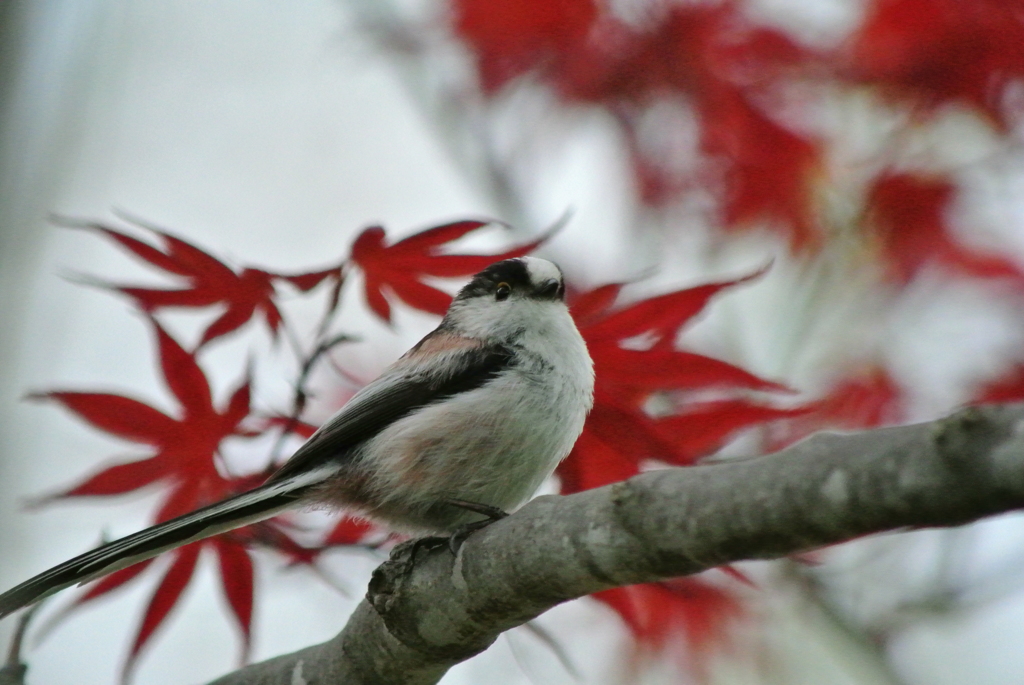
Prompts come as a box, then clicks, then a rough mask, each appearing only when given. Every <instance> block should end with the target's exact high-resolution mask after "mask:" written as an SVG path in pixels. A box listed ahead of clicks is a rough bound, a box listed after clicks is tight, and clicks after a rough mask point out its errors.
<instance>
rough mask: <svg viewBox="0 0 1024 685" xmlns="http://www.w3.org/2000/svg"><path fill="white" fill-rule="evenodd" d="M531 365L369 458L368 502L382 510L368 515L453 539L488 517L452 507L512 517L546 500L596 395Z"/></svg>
mask: <svg viewBox="0 0 1024 685" xmlns="http://www.w3.org/2000/svg"><path fill="white" fill-rule="evenodd" d="M524 366H526V367H527V368H519V369H515V370H514V371H513V372H512V373H510V374H508V375H507V376H503V377H502V378H499V379H496V380H494V381H492V382H491V383H489V384H488V385H487V386H484V387H482V388H478V389H476V390H473V391H471V392H467V393H464V394H463V395H460V396H458V397H456V398H452V399H451V400H449V401H447V402H443V403H439V404H437V405H433V406H429V407H427V408H425V409H423V410H420V411H418V412H416V413H415V414H413V415H411V416H409V417H406V418H404V419H401V420H399V421H397V422H395V423H394V424H393V425H392V426H390V427H389V428H387V429H386V430H384V431H383V432H381V434H380V435H378V436H376V437H375V438H373V439H372V440H370V441H369V442H368V443H367V445H366V447H365V448H364V450H362V455H361V457H360V458H359V462H360V463H361V465H362V466H363V467H364V468H363V469H360V470H361V471H362V472H363V473H364V474H365V477H366V480H365V484H366V487H367V490H366V491H364V494H366V495H369V497H367V498H366V499H365V500H364V501H370V502H373V503H374V505H373V506H372V507H367V508H365V510H364V513H365V514H367V515H369V516H371V517H379V518H382V519H384V520H386V521H388V522H389V523H391V524H392V525H394V524H398V525H399V526H400V527H406V528H409V529H412V530H424V529H426V530H439V531H444V530H451V529H453V528H455V527H457V526H459V525H461V524H462V523H465V522H467V521H471V520H475V519H478V518H479V515H478V514H473V513H470V512H466V511H464V510H461V509H458V508H456V507H452V506H451V505H446V504H444V502H445V500H447V499H461V500H467V501H470V502H477V503H481V504H487V505H490V506H494V507H498V508H500V509H502V510H506V511H508V510H511V509H514V508H515V507H518V506H519V505H521V504H522V503H523V502H525V501H526V500H527V499H528V498H529V497H530V496H531V495H532V494H533V493H534V492H536V490H537V488H538V487H539V486H540V484H541V482H543V480H544V479H545V478H546V477H547V476H548V475H549V474H550V473H551V472H552V471H553V470H554V468H555V466H557V465H558V462H559V461H561V460H562V459H563V458H565V456H566V455H567V454H568V453H569V450H570V449H572V446H573V444H574V443H575V441H576V438H577V437H578V436H579V434H580V431H581V430H582V428H583V421H584V419H585V417H586V412H587V410H588V408H589V403H590V388H588V387H586V383H585V382H580V380H574V377H572V376H570V375H568V374H559V373H555V372H554V371H552V370H551V367H550V366H549V365H542V366H543V367H545V368H537V367H536V366H535V365H524ZM575 379H583V380H584V381H585V379H586V376H585V375H582V376H581V375H580V374H576V375H575ZM371 465H372V468H370V467H371Z"/></svg>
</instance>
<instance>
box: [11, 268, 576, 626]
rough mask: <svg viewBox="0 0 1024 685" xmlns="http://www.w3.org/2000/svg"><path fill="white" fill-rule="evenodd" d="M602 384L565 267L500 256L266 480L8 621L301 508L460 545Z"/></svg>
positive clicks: (519, 496) (35, 587)
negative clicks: (67, 593)
mask: <svg viewBox="0 0 1024 685" xmlns="http://www.w3.org/2000/svg"><path fill="white" fill-rule="evenodd" d="M593 393H594V369H593V362H592V360H591V358H590V355H589V354H588V352H587V347H586V343H585V342H584V340H583V337H582V336H581V335H580V333H579V330H578V329H577V328H576V325H575V323H574V321H573V319H572V316H571V314H570V313H569V309H568V306H567V305H566V301H565V279H564V276H563V274H562V271H561V269H560V268H559V267H558V266H557V265H556V264H554V263H553V262H550V261H548V260H545V259H541V258H538V257H519V258H515V259H507V260H503V261H500V262H496V263H494V264H491V265H490V266H488V267H487V268H485V269H484V270H482V271H481V272H479V273H477V274H476V275H475V276H473V277H472V278H471V280H470V281H469V282H468V284H466V285H465V286H464V287H463V288H461V290H459V292H458V294H457V295H456V296H455V297H454V298H453V300H452V302H451V305H450V306H449V308H448V311H447V312H446V314H445V316H444V318H443V319H442V320H441V323H440V324H439V325H438V326H437V328H435V329H434V330H433V331H431V332H430V333H428V334H427V335H426V336H425V337H424V338H423V339H422V340H420V341H419V342H418V343H417V344H416V345H414V346H413V347H412V348H411V349H410V350H409V351H408V352H406V353H405V354H404V355H403V356H402V357H400V358H399V359H398V360H397V361H396V362H395V363H394V364H392V365H391V366H389V367H388V368H386V369H385V370H384V372H383V373H381V375H380V376H378V377H377V378H376V379H375V380H373V381H372V382H370V383H369V384H367V385H366V386H365V387H363V388H362V389H361V390H360V391H359V392H358V393H356V394H355V395H354V396H353V397H352V398H351V399H350V400H349V401H348V402H347V403H346V404H345V405H344V406H343V407H342V408H341V409H340V410H339V411H338V412H337V413H336V414H334V415H333V416H331V417H330V418H329V419H328V420H327V421H326V422H325V423H324V424H323V425H322V426H321V427H320V428H319V429H318V430H317V431H316V432H315V433H313V435H312V436H310V438H309V439H308V440H307V441H306V442H305V443H303V444H302V446H301V447H299V448H298V449H297V450H296V452H295V453H294V454H293V455H292V456H291V457H290V458H289V459H288V460H287V461H286V462H285V463H284V464H283V465H282V466H281V467H280V468H279V469H278V470H276V471H275V472H274V473H273V474H272V475H271V476H270V477H269V478H268V479H267V480H266V482H264V483H263V484H262V485H260V486H259V487H257V488H255V489H253V490H250V491H248V492H243V493H240V494H237V495H234V496H232V497H229V498H227V499H225V500H222V501H220V502H217V503H214V504H210V505H208V506H205V507H203V508H201V509H197V510H196V511H194V512H191V513H188V514H185V515H182V516H179V517H177V518H174V519H170V520H168V521H166V522H163V523H160V524H157V525H154V526H152V527H149V528H146V529H144V530H142V531H139V532H137V533H134V534H131V535H128V536H126V537H124V538H121V539H118V540H114V541H112V542H109V543H107V544H104V545H101V546H99V547H97V548H95V549H93V550H91V551H89V552H86V553H84V554H81V555H79V556H77V557H75V558H73V559H71V560H69V561H66V562H64V563H63V564H59V565H58V566H55V567H53V568H51V569H49V570H47V571H44V572H43V573H40V574H39V575H37V576H35V577H33V578H31V579H29V580H27V581H25V582H24V583H21V584H20V585H18V586H16V587H14V588H12V589H10V590H8V591H7V592H4V593H3V594H2V595H0V618H3V617H4V616H7V615H9V614H11V613H14V612H15V611H18V610H19V609H21V608H24V607H27V606H30V605H33V604H35V603H37V602H39V601H40V600H42V599H44V598H46V597H48V596H50V595H52V594H54V593H56V592H58V591H60V590H63V589H65V588H67V587H70V586H71V585H75V584H83V583H86V582H88V581H90V580H93V579H96V578H99V577H101V576H104V575H107V574H109V573H112V572H114V571H117V570H120V569H123V568H126V567H128V566H131V565H132V564H135V563H138V562H140V561H143V560H146V559H149V558H152V557H155V556H157V555H158V554H161V553H163V552H166V551H168V550H171V549H175V548H177V547H180V546H182V545H185V544H188V543H191V542H195V541H197V540H202V539H205V538H208V537H211V536H214V535H217V534H219V533H224V532H227V531H230V530H233V529H235V528H239V527H242V526H245V525H249V524H252V523H255V522H257V521H261V520H263V519H267V518H270V517H272V516H275V515H277V514H279V513H280V512H282V511H284V510H286V509H291V508H296V507H321V508H322V507H328V508H332V509H342V510H345V511H346V512H348V513H351V514H354V515H357V516H361V517H363V518H366V519H369V520H372V521H376V522H379V523H382V524H384V525H386V526H387V527H389V528H391V529H392V530H395V531H398V532H402V533H407V534H410V535H419V534H426V535H436V534H445V535H448V536H450V540H452V541H457V540H459V541H460V544H461V539H464V538H465V537H466V536H468V535H469V534H471V533H472V532H473V531H474V530H476V529H478V528H481V527H483V526H485V525H487V524H489V523H490V522H492V521H493V520H495V519H497V518H501V517H502V516H503V515H505V513H506V512H508V511H512V510H514V509H515V508H517V507H519V506H521V505H522V504H523V503H524V502H526V501H527V500H528V499H529V498H530V497H531V496H532V495H533V494H534V493H535V492H536V491H537V489H538V487H539V486H540V485H541V483H542V482H543V481H544V480H545V479H546V478H547V477H548V476H550V475H551V473H552V472H553V471H554V469H555V467H556V466H557V465H558V463H559V462H560V461H561V460H562V459H564V458H565V457H566V456H567V455H568V454H569V452H570V450H571V449H572V447H573V445H574V444H575V442H576V439H577V438H578V437H579V435H580V433H581V432H582V430H583V424H584V421H585V419H586V416H587V414H588V413H589V411H590V409H591V407H592V406H593ZM453 551H455V548H453Z"/></svg>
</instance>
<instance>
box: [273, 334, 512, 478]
mask: <svg viewBox="0 0 1024 685" xmlns="http://www.w3.org/2000/svg"><path fill="white" fill-rule="evenodd" d="M512 360H513V354H512V351H511V350H510V349H508V348H507V347H505V346H502V345H487V344H484V343H482V342H481V341H477V340H472V339H468V338H463V337H460V336H456V335H453V334H451V333H448V332H445V331H444V330H443V329H438V330H436V331H434V332H433V333H431V334H430V335H428V336H427V337H426V338H424V339H423V340H421V341H420V343H419V344H417V345H416V346H415V347H413V348H412V349H411V350H409V352H407V353H406V354H405V355H404V356H403V357H402V358H401V359H399V360H398V361H397V362H395V364H393V365H392V366H391V367H390V368H389V369H388V370H387V371H385V372H384V373H383V374H381V376H380V377H378V378H377V379H376V380H375V381H373V382H372V383H370V384H369V385H367V386H366V387H365V388H363V389H362V390H361V391H359V393H357V394H356V395H355V396H354V397H353V398H352V399H351V400H349V402H348V404H346V405H345V406H344V407H342V408H341V410H340V411H339V412H338V413H337V414H335V415H334V416H332V417H331V418H330V419H328V420H327V422H326V423H324V425H323V426H321V427H320V429H319V430H318V431H317V432H316V433H314V434H313V435H312V437H310V439H309V440H307V441H306V443H305V444H303V445H302V447H300V448H299V449H298V451H296V452H295V454H294V455H292V457H291V459H289V460H288V461H287V462H286V463H285V464H284V465H283V466H282V467H281V468H280V469H278V470H277V471H276V472H275V473H274V475H273V476H271V478H270V480H269V481H268V482H276V481H278V480H281V479H285V478H290V477H292V476H295V475H297V474H300V473H304V472H307V471H310V470H313V469H318V468H320V467H323V466H327V465H329V464H332V463H334V464H337V463H338V462H339V461H341V460H344V458H345V456H346V455H347V454H350V453H351V450H352V448H353V447H356V446H358V445H360V444H361V443H363V442H365V441H367V440H369V439H370V438H372V437H374V436H375V435H377V434H378V433H380V432H381V431H382V430H384V429H385V428H387V427H388V426H389V425H391V424H392V423H394V422H395V421H397V420H398V419H401V418H403V417H405V416H408V415H409V414H411V413H412V412H414V411H416V410H417V409H420V408H421V407H425V406H427V405H429V404H434V403H435V402H440V401H443V400H445V399H447V398H449V397H452V396H454V395H457V394H459V393H462V392H468V391H470V390H474V389H476V388H479V387H481V386H482V385H484V384H485V383H487V382H488V381H489V380H491V379H492V378H494V377H495V376H497V375H498V374H499V373H501V371H502V370H503V369H506V368H508V367H509V366H510V365H511V364H512Z"/></svg>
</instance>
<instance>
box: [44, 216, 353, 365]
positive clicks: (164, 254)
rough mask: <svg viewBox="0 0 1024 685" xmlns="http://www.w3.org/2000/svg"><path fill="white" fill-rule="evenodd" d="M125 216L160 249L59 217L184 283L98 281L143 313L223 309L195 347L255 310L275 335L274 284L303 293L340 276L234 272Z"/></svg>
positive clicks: (337, 270)
mask: <svg viewBox="0 0 1024 685" xmlns="http://www.w3.org/2000/svg"><path fill="white" fill-rule="evenodd" d="M129 220H130V221H132V223H135V224H136V225H138V226H140V227H142V228H145V229H147V230H149V231H150V232H152V233H153V234H154V235H155V236H156V237H157V239H158V242H159V247H154V246H153V245H150V244H149V243H146V242H144V241H141V240H139V239H137V238H134V237H132V236H130V235H127V234H126V233H122V232H121V231H118V230H116V229H114V228H111V227H109V226H105V225H103V224H99V223H91V222H78V221H71V220H63V219H62V220H61V222H62V224H63V225H66V226H71V227H76V228H87V229H90V230H94V231H97V232H99V233H101V234H102V235H105V236H107V237H108V238H110V239H112V240H114V241H115V242H116V243H117V244H118V245H120V246H121V247H123V248H125V249H126V250H128V251H129V252H131V253H132V254H134V255H135V256H137V257H139V258H141V259H143V260H144V261H146V262H147V263H149V264H151V265H153V266H155V267H157V268H158V269H162V270H163V271H166V272H167V273H169V274H172V275H174V276H176V277H178V278H180V279H183V280H184V281H185V286H186V287H183V288H175V289H170V290H168V289H161V288H145V287H139V286H110V285H107V284H103V285H104V286H105V287H112V288H114V289H115V290H118V291H119V292H122V293H124V294H126V295H128V296H130V297H131V298H133V299H134V300H135V301H136V302H137V303H138V305H139V307H140V308H141V309H142V310H143V311H145V312H149V313H152V312H156V311H159V310H160V309H163V308H165V307H186V308H198V307H211V306H214V305H220V306H222V307H224V308H225V311H224V313H222V314H221V315H220V316H219V317H218V318H217V319H216V320H215V321H214V322H213V323H211V324H210V325H209V326H208V327H207V328H206V330H205V331H204V332H203V336H202V338H201V340H200V342H199V346H200V347H201V346H202V345H205V344H206V343H208V342H210V341H211V340H214V339H215V338H219V337H221V336H223V335H227V334H228V333H231V332H232V331H235V330H237V329H238V328H240V327H241V326H243V325H245V324H246V323H247V322H248V321H249V320H250V319H251V318H253V316H255V314H256V313H257V312H260V313H262V314H263V317H264V319H265V320H266V322H267V326H268V327H269V328H270V330H271V332H272V333H274V334H275V335H276V333H277V332H278V329H279V327H280V325H281V312H280V310H278V308H277V305H276V304H274V299H273V298H274V295H275V290H274V284H275V283H276V282H282V281H283V282H287V283H290V284H291V285H292V286H294V287H295V288H298V289H299V290H301V291H303V292H308V291H309V290H312V289H313V288H315V287H316V286H317V285H319V284H320V283H322V282H323V281H324V280H326V279H329V278H334V279H337V280H340V279H341V266H340V265H339V266H336V267H332V268H329V269H325V270H322V271H315V272H310V273H305V274H295V275H291V276H284V275H281V274H275V273H271V272H269V271H264V270H263V269H256V268H248V267H247V268H243V269H242V270H241V271H238V272H236V271H235V270H234V269H232V268H231V267H229V266H227V265H226V264H224V263H223V262H222V261H220V260H219V259H217V258H216V257H213V256H212V255H210V254H209V253H207V252H205V251H203V250H201V249H199V248H198V247H196V246H195V245H192V244H191V243H189V242H187V241H185V240H182V239H181V238H178V237H175V236H173V235H171V234H170V233H167V232H166V231H162V230H160V229H157V228H155V227H153V226H151V225H149V224H146V223H143V222H141V221H138V220H135V219H129Z"/></svg>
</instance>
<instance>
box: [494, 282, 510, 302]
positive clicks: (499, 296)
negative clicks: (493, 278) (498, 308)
mask: <svg viewBox="0 0 1024 685" xmlns="http://www.w3.org/2000/svg"><path fill="white" fill-rule="evenodd" d="M511 294H512V286H510V285H509V284H508V283H499V284H498V287H497V288H495V289H494V299H496V300H497V301H498V302H501V301H502V300H507V299H508V296H509V295H511Z"/></svg>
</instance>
